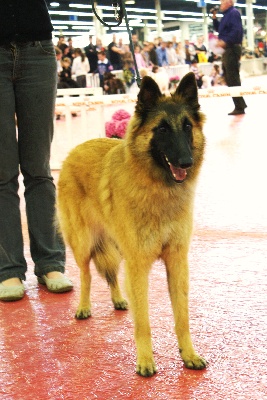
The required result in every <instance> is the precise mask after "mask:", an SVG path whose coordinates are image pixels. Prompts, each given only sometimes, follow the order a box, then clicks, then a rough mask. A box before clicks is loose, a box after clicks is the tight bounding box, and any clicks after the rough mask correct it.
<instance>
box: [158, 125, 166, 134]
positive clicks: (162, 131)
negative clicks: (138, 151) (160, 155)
mask: <svg viewBox="0 0 267 400" xmlns="http://www.w3.org/2000/svg"><path fill="white" fill-rule="evenodd" d="M166 132H167V129H166V128H165V126H160V127H159V133H162V134H163V133H166Z"/></svg>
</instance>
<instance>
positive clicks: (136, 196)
mask: <svg viewBox="0 0 267 400" xmlns="http://www.w3.org/2000/svg"><path fill="white" fill-rule="evenodd" d="M199 109H200V106H199V103H198V93H197V87H196V80H195V76H194V74H193V73H189V74H187V75H186V76H185V77H184V78H183V79H182V80H181V82H180V84H179V86H178V88H177V90H176V91H175V93H174V94H173V95H172V96H168V97H165V96H164V95H162V94H161V92H160V90H159V87H158V85H157V84H156V83H155V81H154V80H153V79H152V78H150V77H147V76H146V77H144V78H143V80H142V84H141V88H140V92H139V94H138V101H137V105H136V109H135V113H134V116H133V117H132V118H131V120H130V122H129V125H128V129H127V133H126V138H125V139H122V140H120V139H108V138H106V139H104V138H103V139H94V140H90V141H88V142H85V143H83V144H81V145H79V146H77V147H76V148H75V149H74V150H73V151H71V153H70V154H69V156H68V157H67V159H66V160H65V162H64V163H63V167H62V170H61V173H60V177H59V182H58V201H57V208H58V217H59V224H60V229H61V231H62V233H63V237H64V239H65V241H66V243H68V244H69V245H70V246H71V248H72V251H73V254H74V256H75V259H76V262H77V264H78V266H79V267H80V278H81V296H80V304H79V307H78V310H77V312H76V317H77V318H87V317H89V316H90V315H91V303H90V283H91V274H90V269H89V263H90V261H91V260H93V262H94V264H95V266H96V268H97V270H98V271H99V273H100V274H101V275H102V276H103V277H104V278H105V279H106V280H107V282H108V283H109V286H110V289H111V297H112V301H113V303H114V306H115V308H116V309H123V310H124V309H126V308H127V302H126V301H125V300H124V298H123V297H122V295H121V292H120V288H119V286H118V281H117V274H118V270H119V265H120V263H121V260H122V259H124V260H125V270H126V286H127V292H128V297H129V302H130V309H131V312H132V314H133V319H134V326H135V341H136V347H137V369H136V371H137V373H139V374H140V375H143V376H151V375H153V374H154V373H155V372H156V365H155V362H154V358H153V352H152V343H151V332H150V324H149V311H148V277H149V271H150V269H151V266H152V264H153V262H154V261H155V260H156V259H158V258H160V259H162V260H163V261H164V263H165V265H166V271H167V279H168V287H169V293H170V297H171V302H172V307H173V312H174V319H175V330H176V334H177V338H178V343H179V350H180V354H181V357H182V359H183V361H184V363H185V366H186V367H187V368H191V369H203V368H205V366H206V361H205V360H204V359H203V358H202V357H200V356H199V355H198V354H197V353H196V352H195V350H194V347H193V344H192V341H191V337H190V331H189V315H188V290H189V289H188V285H189V282H188V281H189V278H188V251H189V245H190V237H191V232H192V224H193V203H194V194H195V187H196V182H197V177H198V174H199V171H200V167H201V163H202V160H203V152H204V145H205V141H204V137H203V133H202V128H203V122H204V116H203V114H202V113H201V112H200V110H199Z"/></svg>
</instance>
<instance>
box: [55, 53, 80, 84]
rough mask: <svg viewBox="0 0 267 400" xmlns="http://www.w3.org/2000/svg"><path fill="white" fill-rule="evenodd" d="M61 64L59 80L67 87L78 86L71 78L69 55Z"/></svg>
mask: <svg viewBox="0 0 267 400" xmlns="http://www.w3.org/2000/svg"><path fill="white" fill-rule="evenodd" d="M61 65H62V70H61V71H60V72H59V82H60V83H61V84H65V86H64V87H65V88H78V87H79V85H78V83H77V82H76V81H75V80H74V79H72V78H71V60H70V59H69V58H68V57H65V58H63V60H62V62H61ZM62 88H63V87H62Z"/></svg>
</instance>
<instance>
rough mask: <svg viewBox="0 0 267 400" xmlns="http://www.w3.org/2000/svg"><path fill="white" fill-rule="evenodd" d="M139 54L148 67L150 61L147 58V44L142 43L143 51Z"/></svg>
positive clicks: (148, 57)
mask: <svg viewBox="0 0 267 400" xmlns="http://www.w3.org/2000/svg"><path fill="white" fill-rule="evenodd" d="M141 54H142V56H143V59H144V60H145V63H146V66H147V67H149V66H150V65H151V61H150V56H149V45H148V43H147V42H144V43H143V50H141Z"/></svg>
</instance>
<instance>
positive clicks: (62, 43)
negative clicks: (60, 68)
mask: <svg viewBox="0 0 267 400" xmlns="http://www.w3.org/2000/svg"><path fill="white" fill-rule="evenodd" d="M57 47H58V48H59V49H60V50H61V51H62V54H64V53H65V49H66V47H68V45H67V44H66V42H65V36H62V35H61V36H59V38H58V42H57Z"/></svg>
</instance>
